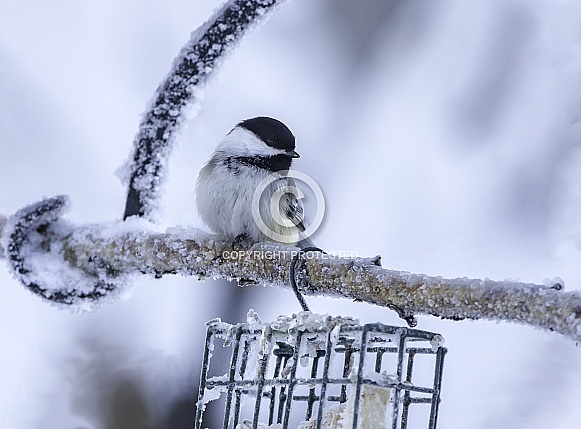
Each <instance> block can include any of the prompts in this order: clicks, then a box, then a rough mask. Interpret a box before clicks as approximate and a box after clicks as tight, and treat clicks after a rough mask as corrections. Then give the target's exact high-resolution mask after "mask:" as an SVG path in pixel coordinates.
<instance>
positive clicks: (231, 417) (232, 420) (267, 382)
mask: <svg viewBox="0 0 581 429" xmlns="http://www.w3.org/2000/svg"><path fill="white" fill-rule="evenodd" d="M232 329H235V334H234V335H232V332H229V331H231V330H232ZM339 332H340V335H339V339H338V341H336V342H335V343H333V340H332V335H333V331H332V329H330V328H327V329H320V330H313V331H308V332H307V331H304V330H301V329H300V328H299V329H297V330H296V332H294V337H295V338H296V342H295V344H294V345H290V344H288V343H285V342H282V341H277V346H278V348H274V349H273V350H270V349H269V352H268V353H264V355H263V356H262V357H261V358H260V361H259V365H260V368H259V373H258V377H257V378H256V379H244V374H245V372H246V367H247V365H248V355H249V352H250V349H251V342H249V341H247V340H246V339H244V341H241V339H242V338H243V337H244V338H245V337H247V336H248V337H254V340H255V341H258V338H260V339H261V341H265V342H267V343H270V342H271V341H272V339H273V336H274V334H275V332H273V330H272V329H270V328H264V327H261V328H260V329H258V328H256V327H252V325H248V324H239V325H236V326H232V325H227V324H223V323H217V324H213V325H212V324H210V325H209V326H208V329H207V333H206V344H205V348H204V357H203V359H204V360H203V366H202V374H201V379H200V388H199V402H198V408H197V411H196V420H195V429H201V428H202V417H203V411H204V405H203V404H201V401H202V398H203V397H204V394H205V393H206V392H207V390H210V389H213V388H221V389H225V391H226V394H227V396H226V402H225V410H224V423H223V429H231V428H232V429H233V428H236V426H237V425H238V424H239V423H240V421H239V419H240V410H241V396H242V395H251V396H255V397H256V402H255V406H254V415H253V421H252V426H251V427H252V429H258V425H259V418H260V409H261V403H262V400H263V399H264V398H268V399H269V405H268V406H269V413H268V424H269V425H271V424H273V423H281V424H282V428H283V429H287V428H288V425H289V419H290V414H291V406H292V403H293V402H296V401H304V402H306V403H307V412H306V415H305V420H309V419H311V418H312V416H313V411H314V409H315V403H316V402H318V410H317V425H316V428H317V429H321V424H322V420H323V412H324V409H325V406H326V405H327V402H337V403H344V402H346V401H347V386H352V389H353V391H352V394H353V392H354V394H355V397H354V408H353V410H354V412H353V429H357V425H358V417H359V403H360V399H361V391H362V387H363V386H364V385H378V384H377V381H374V380H372V379H369V378H366V377H365V373H364V366H365V362H366V360H365V357H366V355H367V354H369V353H375V354H376V357H375V372H377V373H379V372H380V371H381V365H382V356H383V355H384V354H385V353H397V366H396V374H395V376H396V381H394V382H390V383H387V384H381V386H383V387H388V388H392V389H393V392H394V393H393V400H390V404H391V406H392V410H391V413H392V429H398V422H399V429H407V427H408V426H407V424H408V415H409V409H410V405H412V404H421V403H424V404H430V417H429V421H428V426H427V427H428V429H436V423H437V416H438V406H439V404H440V389H441V384H442V371H443V365H444V357H445V355H446V353H447V349H446V348H445V347H442V346H439V345H436V346H432V347H413V345H409V343H413V342H415V341H430V342H432V341H435V340H437V338H436V336H439V335H438V334H435V333H432V332H427V331H422V330H417V329H410V328H405V327H396V326H387V325H383V324H381V323H370V324H366V325H363V326H361V325H355V324H351V325H349V324H347V325H340V331H339ZM358 332H361V343H360V344H359V345H358V344H353V343H354V342H353V341H350V340H352V338H348V337H346V336H345V334H356V333H358ZM373 333H377V334H387V335H394V336H397V337H398V338H399V339H398V341H397V345H396V346H392V347H386V346H385V345H378V344H374V343H376V342H377V339H374V337H373V336H372V334H373ZM277 334H278V335H279V336H280V334H281V333H280V332H277ZM286 334H288V333H286ZM313 334H314V335H322V334H326V347H325V349H324V350H321V349H319V350H317V352H316V356H313V357H311V359H312V362H311V373H310V377H309V378H297V377H296V372H297V364H298V362H299V360H300V357H301V356H299V350H300V349H301V342H302V341H305V338H306V337H307V336H308V335H313ZM341 334H343V336H341ZM335 335H336V332H335ZM215 338H222V339H225V342H226V343H225V344H224V346H225V347H226V346H228V345H229V342H230V341H232V343H233V350H232V358H231V362H230V368H229V373H228V377H227V379H225V378H226V377H224V378H220V377H218V378H217V379H208V370H209V364H210V357H211V350H213V347H214V340H215ZM228 338H230V339H228ZM307 341H308V339H307ZM241 342H242V343H243V344H242V345H241ZM432 344H433V343H432ZM240 347H244V349H243V350H242V353H241V351H240ZM333 351H334V352H335V353H342V354H343V355H344V358H343V362H344V364H343V374H342V378H329V368H330V363H331V355H332V352H333ZM355 354H359V361H358V368H357V377H356V379H355V380H353V378H352V377H351V378H350V377H349V374H350V373H351V371H352V356H353V355H355ZM425 354H432V355H435V368H434V379H433V384H432V386H430V387H422V386H414V385H413V384H412V383H411V382H412V372H413V367H414V360H415V358H416V356H417V355H425ZM271 355H272V356H274V358H275V359H276V362H275V365H274V374H273V377H272V378H270V379H269V378H266V371H267V369H268V363H269V359H270V358H271V357H272V356H271ZM406 357H407V365H406V368H405V376H404V360H406V359H405V358H406ZM290 359H293V361H292V367H291V370H290V373H289V374H288V375H286V376H285V377H281V372H282V371H283V369H284V368H285V367H287V365H288V362H289V360H290ZM320 359H324V363H323V373H322V374H321V375H320V376H319V377H318V374H317V372H318V367H319V361H320ZM239 360H240V361H239ZM302 385H310V386H311V387H310V389H309V394H308V395H294V393H293V392H294V389H295V387H296V386H302ZM330 385H340V386H341V393H340V394H339V395H338V396H327V387H328V386H330ZM315 386H320V394H319V395H317V394H316V389H315ZM277 388H279V391H278V395H277ZM402 393H403V396H402ZM413 393H419V394H424V395H428V396H413ZM277 396H278V407H275V403H276V399H277ZM400 406H401V409H400ZM232 407H234V409H232ZM275 408H277V409H275ZM400 412H401V414H400ZM275 414H276V421H275ZM398 417H399V418H398Z"/></svg>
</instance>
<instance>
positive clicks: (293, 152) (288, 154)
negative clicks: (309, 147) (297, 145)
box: [286, 150, 301, 158]
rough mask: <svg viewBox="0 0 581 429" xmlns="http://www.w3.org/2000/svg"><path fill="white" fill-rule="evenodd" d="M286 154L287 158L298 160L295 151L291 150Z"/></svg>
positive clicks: (297, 154)
mask: <svg viewBox="0 0 581 429" xmlns="http://www.w3.org/2000/svg"><path fill="white" fill-rule="evenodd" d="M286 154H287V156H290V157H291V158H300V157H301V156H300V155H299V153H298V152H297V151H296V150H291V151H289V152H287V153H286Z"/></svg>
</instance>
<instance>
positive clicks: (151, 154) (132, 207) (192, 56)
mask: <svg viewBox="0 0 581 429" xmlns="http://www.w3.org/2000/svg"><path fill="white" fill-rule="evenodd" d="M284 1H286V0H228V1H227V2H226V3H225V4H224V5H223V6H222V7H221V8H220V9H219V10H217V11H216V12H215V13H214V14H213V16H212V17H210V19H209V20H208V21H207V22H206V23H205V24H203V25H202V26H201V27H200V28H199V29H198V30H196V31H195V32H194V33H193V34H192V37H191V39H190V41H189V42H188V43H187V44H186V45H185V46H184V47H183V48H182V50H181V52H180V53H179V55H178V57H177V58H176V59H175V60H174V64H173V67H172V69H171V71H170V73H169V74H168V75H167V76H166V78H165V80H164V81H163V82H162V83H161V84H160V85H159V87H158V88H157V91H156V93H155V95H154V97H153V100H154V101H153V103H152V104H151V106H150V108H149V110H148V111H147V112H146V113H145V114H144V116H143V118H142V121H141V124H140V126H139V132H138V134H137V136H136V138H135V141H134V151H133V155H132V162H131V165H130V170H131V171H130V173H129V179H128V180H129V190H128V193H127V201H126V205H125V214H124V219H126V218H128V217H130V216H138V217H142V216H143V217H145V218H146V219H149V220H152V219H153V217H154V212H155V207H156V202H157V201H158V199H159V192H160V189H159V188H160V181H161V180H162V177H163V174H164V170H165V166H166V165H167V159H168V157H169V155H170V152H171V148H172V145H173V141H174V136H175V132H176V130H177V129H178V128H179V127H180V125H181V124H182V122H183V121H184V116H185V110H186V109H185V108H186V106H188V105H192V104H194V103H196V102H197V99H198V98H199V95H200V88H201V87H202V86H203V85H204V84H205V83H206V81H207V80H208V78H209V77H210V76H211V75H212V72H213V71H214V70H215V69H216V67H217V66H218V65H219V64H220V62H221V61H222V59H223V58H224V56H225V55H226V54H227V53H228V52H229V51H231V50H232V48H233V47H234V46H235V45H236V43H237V42H238V41H239V40H240V39H241V38H242V36H244V34H246V32H247V30H248V29H250V28H251V27H253V26H255V25H257V24H258V23H259V22H261V21H262V20H263V19H264V18H265V17H266V16H268V15H270V13H269V12H271V11H272V10H273V8H274V7H275V6H277V5H278V4H281V3H283V2H284Z"/></svg>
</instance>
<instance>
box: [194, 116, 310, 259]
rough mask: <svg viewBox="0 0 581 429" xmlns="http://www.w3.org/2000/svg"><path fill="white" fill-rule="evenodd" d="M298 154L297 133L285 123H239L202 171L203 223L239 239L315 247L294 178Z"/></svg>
mask: <svg viewBox="0 0 581 429" xmlns="http://www.w3.org/2000/svg"><path fill="white" fill-rule="evenodd" d="M295 158H299V154H298V153H297V152H296V151H295V137H294V135H293V134H292V132H291V131H290V130H289V129H288V127H287V126H286V125H285V124H283V123H282V122H280V121H278V120H276V119H273V118H269V117H265V116H259V117H256V118H252V119H246V120H244V121H242V122H240V123H239V124H238V125H236V126H235V127H234V128H233V129H232V131H230V132H229V133H228V134H227V135H226V137H224V139H223V140H222V141H221V142H220V144H219V145H218V147H217V148H216V150H215V151H214V153H213V155H212V157H211V158H210V161H208V163H207V164H206V165H205V166H204V167H203V168H202V169H201V171H200V175H199V177H198V183H197V192H196V194H197V195H196V202H197V205H198V211H199V213H200V215H201V217H202V220H203V221H204V223H206V224H207V225H208V226H209V227H210V228H211V229H212V230H213V231H214V232H216V233H218V234H221V235H224V236H226V237H227V238H229V239H232V240H234V242H244V241H248V240H250V241H252V242H259V241H265V240H268V241H274V242H279V243H283V244H287V245H297V246H299V247H301V248H307V247H314V245H313V243H312V242H311V241H310V240H309V238H308V237H305V236H304V234H303V232H304V231H305V225H304V216H303V206H302V204H301V202H300V199H299V198H300V196H301V195H302V194H301V192H300V191H299V190H298V188H297V186H296V184H295V181H294V179H293V178H292V177H289V169H290V167H291V164H292V161H293V160H294V159H295Z"/></svg>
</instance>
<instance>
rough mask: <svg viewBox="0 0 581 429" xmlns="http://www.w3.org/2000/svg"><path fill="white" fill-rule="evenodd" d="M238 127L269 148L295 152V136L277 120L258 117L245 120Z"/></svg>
mask: <svg viewBox="0 0 581 429" xmlns="http://www.w3.org/2000/svg"><path fill="white" fill-rule="evenodd" d="M238 126H239V127H242V128H246V129H247V130H248V131H252V132H253V133H254V134H256V136H257V137H259V138H260V139H262V141H264V143H266V144H267V145H268V146H270V147H273V148H275V149H281V150H285V151H287V152H290V151H293V150H295V136H294V135H293V133H292V132H291V130H289V129H288V127H287V126H286V125H285V124H283V123H282V122H280V121H279V120H277V119H273V118H269V117H267V116H258V117H256V118H252V119H246V120H245V121H242V122H240V123H239V124H238Z"/></svg>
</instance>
